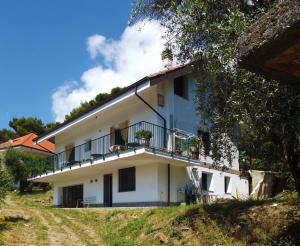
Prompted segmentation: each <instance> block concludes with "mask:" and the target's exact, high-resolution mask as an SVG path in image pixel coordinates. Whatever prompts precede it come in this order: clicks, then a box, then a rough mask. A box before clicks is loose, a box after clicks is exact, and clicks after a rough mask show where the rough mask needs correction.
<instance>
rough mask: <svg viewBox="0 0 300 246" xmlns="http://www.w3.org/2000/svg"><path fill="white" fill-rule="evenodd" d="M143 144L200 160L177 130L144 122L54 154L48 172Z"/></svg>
mask: <svg viewBox="0 0 300 246" xmlns="http://www.w3.org/2000/svg"><path fill="white" fill-rule="evenodd" d="M140 147H147V148H151V149H153V150H160V151H164V152H167V153H169V154H171V155H178V156H184V157H188V158H193V159H198V157H199V154H200V153H197V151H196V152H192V148H191V147H190V141H189V140H188V139H178V138H176V131H175V130H170V129H166V128H164V127H162V126H159V125H155V124H153V123H149V122H146V121H141V122H139V123H136V124H134V125H131V126H129V127H126V128H123V129H115V130H114V132H112V133H110V134H107V135H105V136H102V137H100V138H97V139H93V140H91V141H88V142H86V143H84V144H81V145H78V146H76V147H74V148H70V149H67V150H65V151H63V152H60V153H57V154H55V155H53V156H51V157H50V158H51V161H52V163H53V170H49V171H53V172H55V171H57V170H63V169H65V168H72V166H74V165H81V164H82V163H85V162H91V163H92V162H93V161H94V160H97V159H105V158H107V157H109V156H112V155H116V154H118V155H119V154H120V153H122V152H125V151H128V150H135V149H137V148H140ZM198 149H199V148H198ZM197 155H198V156H197Z"/></svg>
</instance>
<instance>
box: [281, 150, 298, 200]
mask: <svg viewBox="0 0 300 246" xmlns="http://www.w3.org/2000/svg"><path fill="white" fill-rule="evenodd" d="M285 161H286V164H288V166H289V168H290V170H291V173H292V175H293V177H294V180H295V186H296V191H297V192H298V194H299V195H300V154H299V153H298V152H295V151H294V149H293V148H292V147H291V146H289V148H287V149H286V153H285Z"/></svg>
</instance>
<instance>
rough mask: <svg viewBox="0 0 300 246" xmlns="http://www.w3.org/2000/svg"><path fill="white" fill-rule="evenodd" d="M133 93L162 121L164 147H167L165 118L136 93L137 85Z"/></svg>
mask: <svg viewBox="0 0 300 246" xmlns="http://www.w3.org/2000/svg"><path fill="white" fill-rule="evenodd" d="M134 93H135V95H136V96H137V97H138V98H139V99H140V100H141V101H142V102H143V103H144V104H146V105H147V106H148V107H149V108H150V109H151V110H152V111H153V112H154V113H156V114H157V115H158V116H159V117H160V118H161V119H162V120H163V122H164V148H167V120H166V119H165V118H164V117H163V116H162V115H161V114H160V113H159V112H158V111H157V110H155V108H153V107H152V106H151V105H150V104H149V103H147V102H146V101H145V100H144V99H143V98H142V97H141V96H140V95H139V94H138V93H137V87H135V92H134Z"/></svg>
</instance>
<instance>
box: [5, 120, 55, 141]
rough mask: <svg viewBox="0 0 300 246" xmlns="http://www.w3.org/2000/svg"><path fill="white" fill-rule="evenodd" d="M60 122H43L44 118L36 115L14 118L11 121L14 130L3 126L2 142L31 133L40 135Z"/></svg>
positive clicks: (10, 124)
mask: <svg viewBox="0 0 300 246" xmlns="http://www.w3.org/2000/svg"><path fill="white" fill-rule="evenodd" d="M58 124H59V123H58V122H50V123H47V124H45V123H43V121H42V120H40V119H38V118H34V117H28V118H26V117H20V118H13V119H12V120H10V121H9V126H10V127H11V129H12V130H10V129H6V128H3V129H2V130H0V143H2V142H6V141H8V140H10V139H14V138H17V137H21V136H24V135H26V134H29V133H35V134H36V135H40V134H43V133H45V132H46V131H49V130H50V129H52V128H53V127H55V126H57V125H58Z"/></svg>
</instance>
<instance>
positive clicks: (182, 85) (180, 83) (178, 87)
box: [174, 76, 188, 99]
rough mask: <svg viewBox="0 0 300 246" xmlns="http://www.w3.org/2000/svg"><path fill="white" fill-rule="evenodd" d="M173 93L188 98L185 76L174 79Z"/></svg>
mask: <svg viewBox="0 0 300 246" xmlns="http://www.w3.org/2000/svg"><path fill="white" fill-rule="evenodd" d="M174 93H175V95H177V96H180V97H183V98H185V99H188V81H187V79H186V77H184V76H180V77H177V78H175V79H174Z"/></svg>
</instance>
